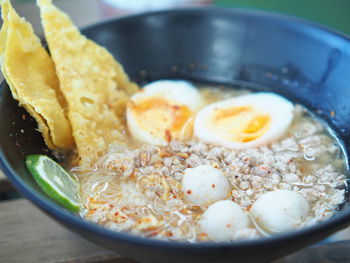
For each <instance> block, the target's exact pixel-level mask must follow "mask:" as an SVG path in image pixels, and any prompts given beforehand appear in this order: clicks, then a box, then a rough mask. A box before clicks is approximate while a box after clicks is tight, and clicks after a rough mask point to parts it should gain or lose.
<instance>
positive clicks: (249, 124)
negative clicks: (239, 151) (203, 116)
mask: <svg viewBox="0 0 350 263" xmlns="http://www.w3.org/2000/svg"><path fill="white" fill-rule="evenodd" d="M270 122H271V118H270V116H269V115H265V114H261V113H260V112H259V111H258V110H257V109H254V108H253V107H251V106H237V107H230V108H226V109H219V108H217V109H215V111H214V116H213V118H212V128H213V129H214V130H216V132H218V133H219V134H221V135H223V136H224V137H226V138H227V139H229V140H231V141H235V142H243V143H244V142H250V141H253V140H255V139H257V138H259V137H261V136H262V135H264V134H265V132H266V131H267V130H268V128H269V126H270Z"/></svg>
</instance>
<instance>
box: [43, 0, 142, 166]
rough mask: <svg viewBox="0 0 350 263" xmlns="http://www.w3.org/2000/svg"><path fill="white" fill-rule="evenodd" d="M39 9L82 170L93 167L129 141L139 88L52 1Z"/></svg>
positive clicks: (111, 58) (110, 56)
mask: <svg viewBox="0 0 350 263" xmlns="http://www.w3.org/2000/svg"><path fill="white" fill-rule="evenodd" d="M37 4H38V6H39V8H40V13H41V20H42V24H43V27H44V31H45V36H46V40H47V42H48V45H49V49H50V53H51V56H52V59H53V61H54V63H55V66H56V73H57V76H58V79H59V81H60V88H61V90H62V92H63V94H64V95H65V98H66V99H67V102H68V108H69V112H68V116H69V120H70V123H71V125H72V129H73V136H74V139H75V142H76V145H77V150H78V154H79V159H80V165H83V166H91V165H92V164H93V162H94V161H96V160H97V159H98V158H99V157H100V156H101V155H103V154H105V153H106V151H107V150H108V148H109V147H110V146H111V145H113V144H123V143H124V142H125V141H126V136H125V134H124V131H125V123H124V122H125V120H124V115H125V105H126V102H127V100H128V97H129V95H130V94H132V93H133V92H134V91H136V90H137V86H136V84H134V83H132V82H130V81H129V79H128V76H127V75H126V74H125V72H124V70H123V68H122V66H121V65H120V64H119V63H118V62H116V61H115V60H114V58H113V56H112V55H111V54H110V53H109V52H108V51H107V50H106V49H105V48H103V47H101V46H99V45H97V44H96V43H94V42H93V41H91V40H89V39H87V38H86V37H85V36H83V35H82V34H81V33H80V31H79V30H78V29H77V28H76V27H75V26H74V24H73V23H72V21H71V20H70V18H69V17H68V16H67V15H66V14H65V13H63V12H62V11H61V10H59V9H58V8H57V7H55V6H54V5H53V4H52V2H51V1H50V0H38V1H37Z"/></svg>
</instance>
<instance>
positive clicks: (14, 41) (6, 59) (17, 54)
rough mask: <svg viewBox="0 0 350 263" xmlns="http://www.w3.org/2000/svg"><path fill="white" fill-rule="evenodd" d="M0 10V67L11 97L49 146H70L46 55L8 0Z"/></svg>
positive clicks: (61, 100)
mask: <svg viewBox="0 0 350 263" xmlns="http://www.w3.org/2000/svg"><path fill="white" fill-rule="evenodd" d="M1 9H2V19H3V26H2V28H1V31H0V54H1V70H2V72H3V75H4V77H5V79H6V81H7V83H8V84H9V86H10V89H11V92H12V95H13V97H14V98H15V99H16V100H18V101H19V104H20V105H21V106H23V107H24V108H25V109H26V110H27V111H28V112H29V113H30V114H31V115H32V116H33V117H34V118H35V120H36V121H37V123H38V129H39V131H40V132H41V133H42V134H43V137H44V140H45V143H46V144H47V146H48V147H49V148H51V149H55V150H65V149H71V148H73V146H74V140H73V137H72V129H71V126H70V123H69V121H68V118H67V117H66V116H65V114H64V108H65V105H66V102H65V100H64V97H63V95H62V93H61V92H60V90H59V84H58V79H57V77H56V73H55V66H54V64H53V62H52V60H51V58H50V56H49V55H48V53H47V51H46V50H45V49H44V48H43V47H42V45H41V42H40V39H39V38H38V37H37V36H36V35H35V34H34V31H33V28H32V26H31V25H30V24H29V23H28V22H26V21H25V19H24V18H21V17H20V16H19V15H18V14H17V13H16V11H15V10H14V9H13V8H12V6H11V4H10V2H9V0H2V1H1Z"/></svg>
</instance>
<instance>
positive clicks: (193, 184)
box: [182, 165, 231, 205]
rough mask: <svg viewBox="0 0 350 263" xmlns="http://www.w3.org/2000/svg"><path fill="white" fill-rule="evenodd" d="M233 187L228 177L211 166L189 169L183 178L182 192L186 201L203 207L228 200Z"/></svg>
mask: <svg viewBox="0 0 350 263" xmlns="http://www.w3.org/2000/svg"><path fill="white" fill-rule="evenodd" d="M230 191H231V185H230V182H229V181H228V179H227V177H226V176H225V175H224V174H223V173H222V172H221V171H220V170H219V169H215V168H214V167H213V166H211V165H199V166H197V167H195V168H188V169H186V170H185V171H184V175H183V177H182V192H183V194H184V198H185V200H186V201H188V202H190V203H191V204H195V205H201V204H206V203H212V202H215V201H218V200H222V199H225V198H227V196H228V195H229V194H230Z"/></svg>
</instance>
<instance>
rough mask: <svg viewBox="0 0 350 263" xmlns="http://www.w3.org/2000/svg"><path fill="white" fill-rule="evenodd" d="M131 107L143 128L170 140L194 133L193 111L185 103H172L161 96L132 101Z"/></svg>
mask: <svg viewBox="0 0 350 263" xmlns="http://www.w3.org/2000/svg"><path fill="white" fill-rule="evenodd" d="M129 107H130V108H131V109H132V110H133V112H134V117H135V119H136V120H137V122H138V124H139V125H140V127H142V129H144V130H146V131H147V132H149V133H151V134H152V135H155V136H159V137H161V138H164V139H165V140H166V141H167V142H170V141H171V140H172V139H173V138H176V139H188V138H189V137H191V136H192V133H193V113H192V111H191V110H190V109H189V108H188V107H187V106H185V105H179V104H175V103H171V102H169V101H167V100H165V99H164V98H161V97H151V98H147V99H144V100H142V101H140V102H137V104H136V103H134V102H132V101H130V103H129Z"/></svg>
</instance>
